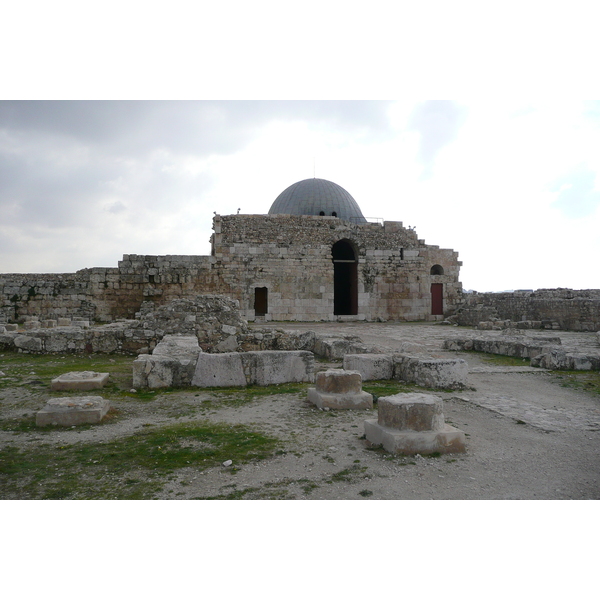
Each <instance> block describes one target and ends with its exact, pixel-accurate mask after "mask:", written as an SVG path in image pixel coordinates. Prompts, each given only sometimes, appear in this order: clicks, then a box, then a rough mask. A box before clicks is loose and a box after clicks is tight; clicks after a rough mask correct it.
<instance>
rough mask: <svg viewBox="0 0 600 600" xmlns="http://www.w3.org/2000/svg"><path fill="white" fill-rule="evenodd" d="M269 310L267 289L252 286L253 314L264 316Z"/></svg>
mask: <svg viewBox="0 0 600 600" xmlns="http://www.w3.org/2000/svg"><path fill="white" fill-rule="evenodd" d="M268 312H269V290H268V289H267V288H266V287H261V288H254V316H256V317H264V316H265V315H266V314H267V313H268Z"/></svg>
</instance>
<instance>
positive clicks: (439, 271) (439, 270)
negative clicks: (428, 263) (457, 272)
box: [429, 265, 444, 275]
mask: <svg viewBox="0 0 600 600" xmlns="http://www.w3.org/2000/svg"><path fill="white" fill-rule="evenodd" d="M429 274H430V275H443V274H444V267H442V265H433V267H431V271H430V272H429Z"/></svg>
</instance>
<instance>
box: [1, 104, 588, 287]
mask: <svg viewBox="0 0 600 600" xmlns="http://www.w3.org/2000/svg"><path fill="white" fill-rule="evenodd" d="M314 176H316V177H319V178H323V179H328V180H330V181H334V182H335V183H337V184H339V185H341V186H342V187H343V188H344V189H346V190H347V191H348V192H349V193H350V194H351V195H352V196H353V197H354V199H355V200H356V201H357V202H358V204H359V206H360V207H361V209H362V211H363V214H364V215H365V216H366V217H367V218H378V219H384V220H389V221H402V222H403V224H404V225H405V226H411V227H414V228H416V231H417V233H418V235H419V238H420V239H424V240H425V242H426V243H428V244H433V245H438V246H440V247H442V248H452V249H454V250H456V251H458V252H459V259H460V260H462V261H463V267H462V269H461V277H460V280H461V282H462V284H463V287H464V289H467V290H468V289H471V290H477V291H502V290H508V289H537V288H544V287H568V288H574V289H585V288H600V270H599V269H598V268H597V267H596V266H595V264H594V263H595V260H596V258H597V257H598V256H600V208H599V207H600V102H598V101H579V100H577V101H575V100H555V99H549V100H543V101H524V100H523V101H521V100H517V101H515V100H512V101H509V100H504V99H498V100H494V99H490V98H487V99H485V100H477V99H460V100H392V101H376V100H364V101H363V100H358V101H352V100H337V101H336V100H300V101H289V100H277V101H264V100H246V101H240V100H231V101H221V100H198V101H196V100H182V101H179V100H167V101H152V100H143V101H135V100H120V101H91V100H83V101H69V100H67V101H65V100H56V101H50V100H35V101H20V100H5V101H1V102H0V273H16V272H25V273H69V272H74V271H76V270H79V269H83V268H87V267H115V266H117V263H118V261H119V260H120V259H121V258H122V255H123V254H156V255H162V254H201V255H202V254H209V252H210V246H209V238H210V235H211V233H212V218H213V214H214V213H215V212H216V213H219V214H235V213H236V212H237V211H238V209H239V211H240V213H242V214H265V213H267V212H268V210H269V207H270V206H271V204H272V203H273V201H274V200H275V198H276V197H277V196H278V195H279V194H280V193H281V192H282V191H283V190H284V189H285V188H287V187H288V186H289V185H291V184H292V183H295V182H296V181H300V180H302V179H307V178H310V177H314Z"/></svg>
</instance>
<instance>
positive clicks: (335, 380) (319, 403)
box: [308, 369, 373, 410]
mask: <svg viewBox="0 0 600 600" xmlns="http://www.w3.org/2000/svg"><path fill="white" fill-rule="evenodd" d="M315 381H316V387H314V388H309V390H308V401H309V402H312V403H313V404H314V405H315V406H316V407H317V408H322V409H323V408H325V409H335V410H339V409H370V408H373V396H372V395H371V394H368V393H367V392H363V390H362V378H361V376H360V373H359V372H358V371H345V370H343V371H342V370H340V369H330V370H328V371H321V372H320V373H317V376H316V380H315Z"/></svg>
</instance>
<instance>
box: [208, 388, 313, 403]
mask: <svg viewBox="0 0 600 600" xmlns="http://www.w3.org/2000/svg"><path fill="white" fill-rule="evenodd" d="M310 385H311V384H309V383H280V384H278V385H265V386H259V385H249V386H244V387H230V388H207V389H206V390H205V391H207V392H210V394H211V395H212V396H214V397H215V398H218V399H219V400H220V402H219V404H220V405H225V406H242V405H244V404H248V403H249V402H252V401H253V400H255V399H256V398H264V397H265V396H277V395H283V394H305V393H306V390H307V389H308V387H309V386H310Z"/></svg>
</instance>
